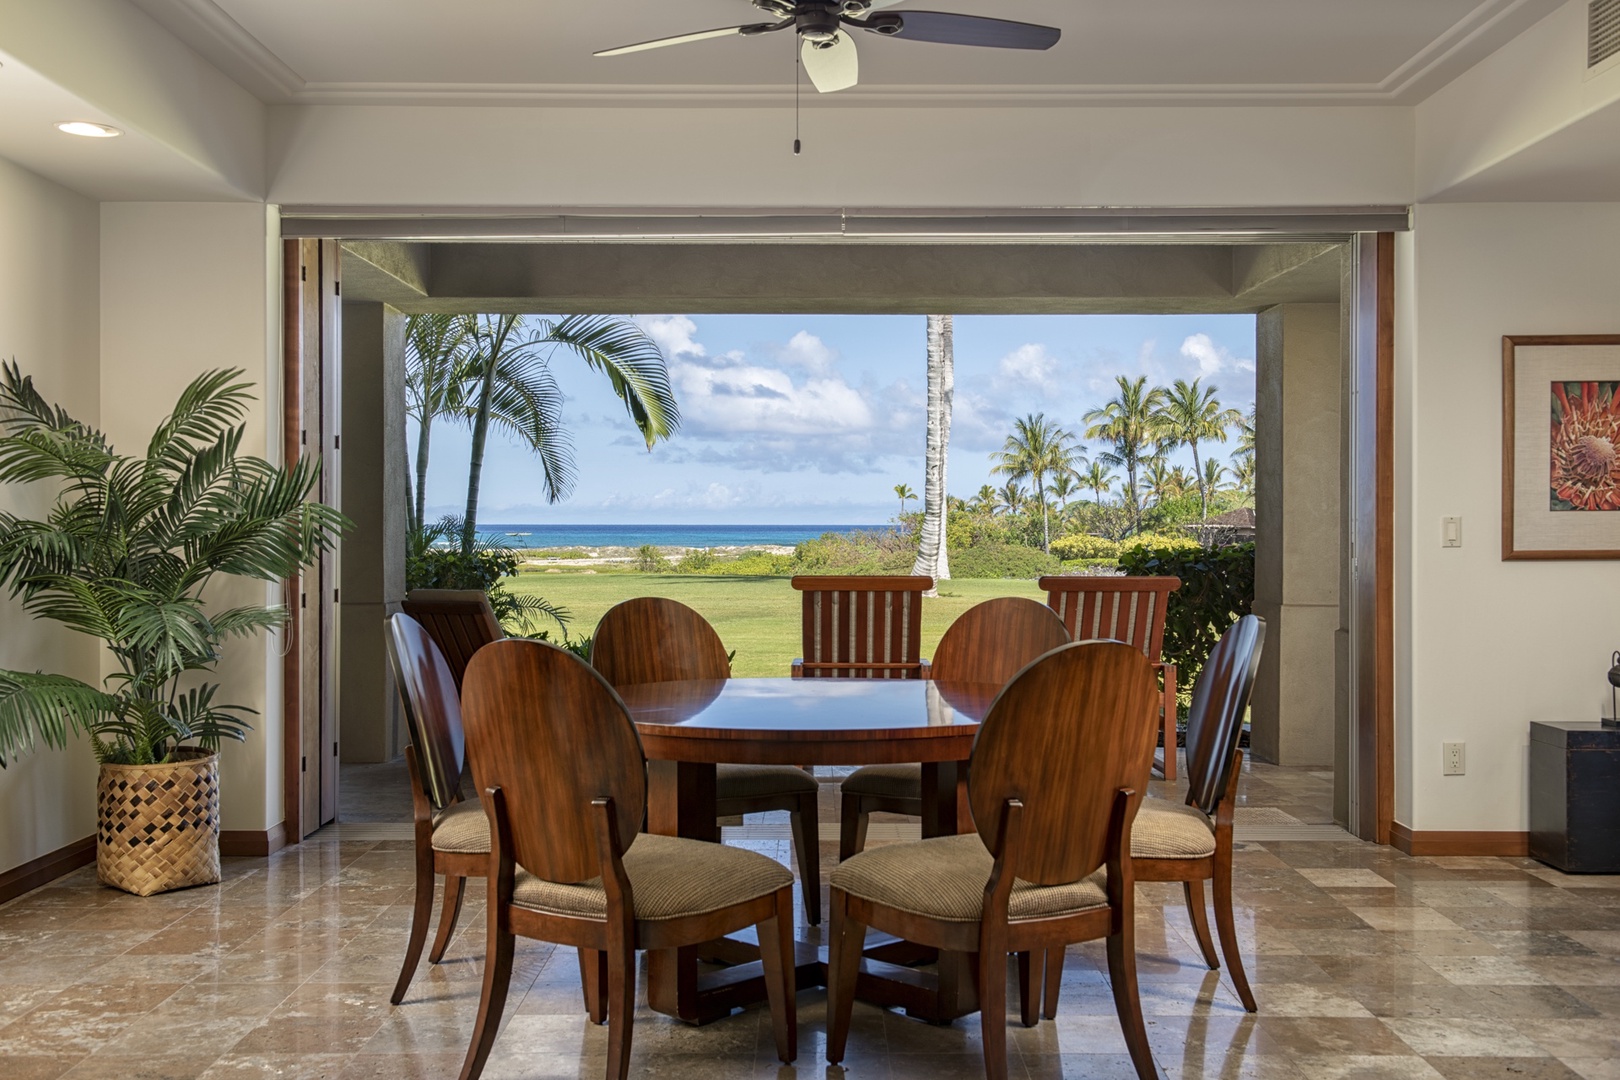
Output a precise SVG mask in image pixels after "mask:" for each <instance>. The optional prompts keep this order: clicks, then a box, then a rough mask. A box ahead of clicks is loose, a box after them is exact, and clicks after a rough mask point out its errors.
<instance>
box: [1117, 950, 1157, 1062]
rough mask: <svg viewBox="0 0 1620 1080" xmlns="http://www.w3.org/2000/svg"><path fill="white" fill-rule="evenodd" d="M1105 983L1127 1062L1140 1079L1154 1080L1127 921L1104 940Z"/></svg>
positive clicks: (1134, 955)
mask: <svg viewBox="0 0 1620 1080" xmlns="http://www.w3.org/2000/svg"><path fill="white" fill-rule="evenodd" d="M1108 981H1109V983H1110V984H1111V985H1112V986H1113V989H1114V1009H1115V1010H1116V1011H1117V1012H1118V1013H1119V1026H1120V1028H1121V1029H1122V1030H1123V1031H1124V1032H1125V1045H1126V1046H1127V1047H1129V1048H1130V1051H1131V1062H1132V1063H1133V1064H1134V1065H1135V1066H1136V1075H1137V1076H1138V1077H1140V1078H1141V1080H1155V1077H1157V1076H1158V1073H1157V1071H1155V1069H1154V1067H1153V1051H1152V1049H1151V1048H1149V1046H1148V1039H1147V1026H1146V1025H1145V1024H1144V1023H1143V1022H1142V997H1141V991H1140V990H1139V989H1138V987H1137V985H1136V934H1135V928H1134V927H1133V926H1132V925H1131V924H1130V922H1129V921H1127V922H1126V923H1125V925H1124V926H1123V928H1122V929H1121V930H1120V932H1119V933H1117V934H1110V935H1109V937H1108Z"/></svg>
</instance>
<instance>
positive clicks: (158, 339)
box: [101, 203, 283, 830]
mask: <svg viewBox="0 0 1620 1080" xmlns="http://www.w3.org/2000/svg"><path fill="white" fill-rule="evenodd" d="M279 229H280V226H279V224H278V222H277V220H276V217H275V215H274V213H273V212H269V211H267V209H266V208H265V207H264V206H263V205H262V204H257V203H104V204H103V205H102V207H101V371H102V378H101V422H102V425H103V427H104V428H105V429H106V430H107V432H108V434H109V435H110V436H111V437H112V439H113V441H114V443H115V445H118V446H121V447H124V448H127V449H131V450H136V449H138V448H139V447H141V446H143V445H144V444H145V442H146V440H147V439H148V438H149V437H150V435H151V432H152V429H153V427H154V426H155V425H156V424H157V421H158V420H159V419H160V418H161V417H162V416H164V415H166V414H167V413H168V411H169V409H170V408H171V407H172V406H173V404H174V401H175V398H176V397H178V396H179V393H180V391H181V389H182V388H183V387H184V386H185V385H186V384H187V383H188V382H190V381H191V380H192V379H193V378H195V377H196V376H197V375H199V374H201V373H202V372H203V371H206V370H208V369H211V368H221V367H234V368H241V369H243V370H244V371H245V372H246V375H247V378H248V379H249V380H250V381H252V382H253V383H255V384H256V389H255V391H254V393H255V396H256V397H257V399H258V400H257V401H256V402H255V403H254V406H253V408H252V410H251V413H250V415H249V416H248V419H247V436H246V438H245V439H244V440H243V451H244V452H245V453H256V454H260V455H262V456H265V457H267V458H269V459H270V460H272V461H276V460H279V459H280V456H281V453H280V432H279V417H280V415H281V394H280V381H279V380H280V374H279V372H280V367H281V322H280V310H281V299H280V287H281V279H280V269H279V268H280V254H279V245H280V242H279ZM280 593H281V590H280V587H279V586H276V587H266V586H264V585H262V584H256V583H251V582H229V583H227V584H225V585H223V586H221V587H218V588H217V589H215V590H214V591H213V592H211V594H210V596H209V599H210V600H211V601H212V602H214V603H218V604H251V603H266V602H270V603H279V602H280V600H281V596H280ZM219 670H220V675H221V677H222V681H223V683H224V688H223V690H222V691H221V695H220V697H221V699H222V700H223V701H227V702H230V703H232V704H239V705H246V706H249V707H250V708H253V709H256V710H258V712H259V716H258V718H257V720H256V721H255V723H254V727H255V730H254V732H253V734H252V735H251V736H250V737H249V740H248V742H247V744H246V745H245V746H243V745H239V744H235V743H230V744H227V745H226V746H225V748H224V751H223V753H222V755H221V756H222V762H221V780H220V782H221V787H222V797H223V818H224V821H223V827H224V828H225V829H228V830H264V829H268V828H272V827H273V826H275V825H277V824H279V823H280V822H281V820H282V802H283V800H282V789H281V763H282V752H281V659H280V639H279V635H274V636H271V635H266V636H262V637H260V638H257V639H253V640H237V641H233V642H230V643H229V644H227V646H226V651H225V660H224V662H223V663H222V664H221V666H220V669H219Z"/></svg>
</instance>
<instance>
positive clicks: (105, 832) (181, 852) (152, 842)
mask: <svg viewBox="0 0 1620 1080" xmlns="http://www.w3.org/2000/svg"><path fill="white" fill-rule="evenodd" d="M96 877H97V878H98V879H100V881H101V883H102V884H103V885H111V886H112V887H113V888H115V889H123V890H124V891H125V892H132V893H134V894H135V895H136V896H151V895H152V894H153V893H160V892H168V891H169V890H170V889H183V888H186V887H187V886H189V885H211V884H213V883H215V882H217V881H218V880H219V755H218V754H204V753H201V752H199V751H182V756H180V757H179V758H178V760H176V761H172V762H170V763H168V764H166V765H103V766H102V767H101V778H100V780H99V781H98V782H97V784H96Z"/></svg>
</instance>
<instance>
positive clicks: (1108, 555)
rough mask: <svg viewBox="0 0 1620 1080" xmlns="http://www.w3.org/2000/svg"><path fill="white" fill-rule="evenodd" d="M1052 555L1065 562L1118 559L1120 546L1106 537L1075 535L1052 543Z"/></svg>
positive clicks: (1085, 534)
mask: <svg viewBox="0 0 1620 1080" xmlns="http://www.w3.org/2000/svg"><path fill="white" fill-rule="evenodd" d="M1052 554H1053V555H1056V556H1057V557H1058V558H1060V559H1062V560H1064V561H1065V562H1067V561H1069V560H1070V559H1117V558H1119V544H1118V543H1117V542H1116V541H1113V540H1110V539H1108V538H1107V537H1106V536H1092V535H1091V534H1090V533H1075V534H1074V535H1072V536H1060V537H1058V538H1057V539H1056V540H1054V541H1052Z"/></svg>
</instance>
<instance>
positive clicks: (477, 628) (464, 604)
mask: <svg viewBox="0 0 1620 1080" xmlns="http://www.w3.org/2000/svg"><path fill="white" fill-rule="evenodd" d="M400 608H401V610H403V611H404V612H405V614H407V615H409V616H410V617H411V618H413V619H415V620H416V621H417V622H419V623H421V624H422V626H423V628H424V629H426V630H427V632H428V633H429V634H430V635H431V636H432V637H433V640H434V642H435V643H437V645H438V646H439V649H440V651H441V652H443V653H444V659H445V661H446V662H447V663H449V665H450V673H451V674H452V675H454V676H455V679H456V689H457V690H458V691H459V690H460V689H461V680H462V678H463V677H464V676H465V674H466V671H467V662H468V661H469V660H471V659H472V658H473V653H475V652H477V651H478V650H479V649H482V648H483V647H484V646H485V645H488V644H489V643H490V642H492V641H499V640H500V639H501V638H503V637H505V636H506V631H504V630H502V629H501V624H500V622H499V621H498V620H497V619H496V618H495V609H494V608H492V607H490V606H489V597H488V595H486V594H485V593H484V591H483V590H482V589H412V590H411V591H410V593H409V594H408V595H407V596H406V597H405V602H404V603H403V604H401V605H400Z"/></svg>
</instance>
